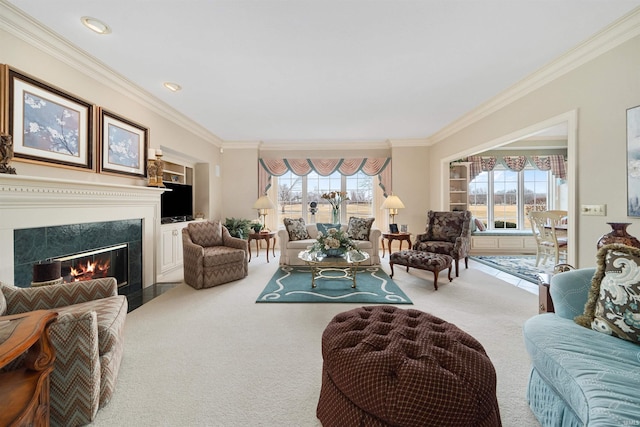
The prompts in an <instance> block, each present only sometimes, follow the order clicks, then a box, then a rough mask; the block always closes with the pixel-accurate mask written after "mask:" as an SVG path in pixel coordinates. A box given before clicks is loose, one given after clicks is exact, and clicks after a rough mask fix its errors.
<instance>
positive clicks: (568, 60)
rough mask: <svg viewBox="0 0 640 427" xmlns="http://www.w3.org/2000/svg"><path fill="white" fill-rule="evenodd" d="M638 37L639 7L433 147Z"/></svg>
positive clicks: (458, 124)
mask: <svg viewBox="0 0 640 427" xmlns="http://www.w3.org/2000/svg"><path fill="white" fill-rule="evenodd" d="M638 35H640V7H638V8H636V9H634V10H632V11H631V12H629V13H628V14H627V15H625V16H623V17H622V18H620V19H618V20H617V21H614V22H613V23H612V24H611V25H609V26H608V27H606V28H605V29H603V30H602V31H600V32H598V33H597V34H595V35H594V36H592V37H590V38H589V39H587V40H586V41H584V42H583V43H581V44H579V45H578V46H576V47H575V48H573V49H571V50H570V51H568V52H566V53H565V54H563V55H562V56H560V57H559V58H557V59H555V60H553V61H551V62H550V63H549V64H547V65H545V66H543V67H542V68H540V69H539V70H537V71H535V72H533V73H532V74H530V75H529V76H527V77H525V78H524V79H522V80H520V81H519V82H518V83H515V84H514V85H512V86H511V87H509V88H508V89H506V90H505V91H503V92H501V93H499V94H498V95H496V96H495V97H493V98H492V99H490V100H489V101H487V102H485V103H484V104H481V105H480V106H479V107H477V108H476V109H474V110H472V111H470V112H469V113H467V114H465V115H464V116H462V117H460V118H459V119H457V120H455V121H454V122H452V123H450V124H449V125H447V126H445V127H444V128H442V129H441V130H439V131H438V132H436V133H434V134H433V135H432V136H431V137H430V138H429V139H430V140H432V143H433V144H435V143H438V142H440V141H442V140H443V139H445V138H448V137H449V136H451V135H453V134H455V133H457V132H459V131H461V130H462V129H464V128H466V127H467V126H470V125H472V124H473V123H475V122H477V121H479V120H481V119H483V118H485V117H487V116H489V115H490V114H493V113H495V112H496V111H498V110H499V109H501V108H503V107H505V106H507V105H509V104H511V103H513V102H515V101H517V100H518V99H520V98H523V97H524V96H526V95H528V94H530V93H531V92H533V91H535V90H537V89H539V88H541V87H543V86H544V85H546V84H548V83H550V82H552V81H553V80H555V79H557V78H559V77H561V76H562V75H564V74H567V73H569V72H570V71H572V70H575V69H576V68H578V67H580V66H582V65H584V64H585V63H587V62H589V61H591V60H592V59H594V58H597V57H598V56H600V55H602V54H603V53H605V52H607V51H609V50H611V49H613V48H615V47H617V46H619V45H621V44H622V43H624V42H626V41H628V40H631V39H632V38H634V37H637V36H638Z"/></svg>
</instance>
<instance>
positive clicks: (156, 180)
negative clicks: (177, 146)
mask: <svg viewBox="0 0 640 427" xmlns="http://www.w3.org/2000/svg"><path fill="white" fill-rule="evenodd" d="M163 173H164V161H162V150H160V149H158V150H155V149H153V148H149V155H148V158H147V175H149V178H148V183H147V186H149V187H164V184H163V183H162V174H163Z"/></svg>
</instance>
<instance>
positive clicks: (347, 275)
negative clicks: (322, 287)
mask: <svg viewBox="0 0 640 427" xmlns="http://www.w3.org/2000/svg"><path fill="white" fill-rule="evenodd" d="M327 271H337V272H340V273H342V274H341V275H325V274H324V273H325V272H327ZM357 272H358V266H356V265H353V266H349V267H320V266H319V265H312V266H311V287H312V288H315V287H316V286H317V285H316V280H317V279H331V280H351V283H352V284H351V287H352V288H355V287H356V274H357Z"/></svg>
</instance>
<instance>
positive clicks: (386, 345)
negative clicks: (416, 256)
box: [316, 305, 501, 427]
mask: <svg viewBox="0 0 640 427" xmlns="http://www.w3.org/2000/svg"><path fill="white" fill-rule="evenodd" d="M322 358H323V365H322V389H321V391H320V400H319V402H318V407H317V411H316V415H317V416H318V418H319V419H320V421H321V422H322V425H323V426H324V427H332V426H340V427H345V426H387V425H391V426H467V427H468V426H475V427H489V426H491V427H494V426H501V421H500V411H499V409H498V401H497V399H496V373H495V370H494V368H493V365H492V364H491V361H490V360H489V357H488V356H487V355H486V353H485V351H484V348H483V347H482V345H481V344H480V343H479V342H478V341H476V340H475V339H474V338H473V337H471V336H470V335H468V334H466V333H465V332H463V331H462V330H460V329H458V327H456V326H455V325H453V324H451V323H447V322H445V321H444V320H442V319H439V318H437V317H435V316H432V315H430V314H427V313H423V312H421V311H418V310H412V309H411V310H403V309H400V308H397V307H394V306H389V305H382V306H371V307H360V308H357V309H354V310H350V311H346V312H344V313H340V314H338V315H336V316H335V317H334V318H333V320H331V322H330V323H329V325H328V326H327V328H326V329H325V331H324V333H323V334H322Z"/></svg>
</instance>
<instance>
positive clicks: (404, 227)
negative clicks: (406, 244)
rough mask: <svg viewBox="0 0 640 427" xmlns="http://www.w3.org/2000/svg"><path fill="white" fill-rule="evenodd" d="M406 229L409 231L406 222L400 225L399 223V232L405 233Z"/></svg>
mask: <svg viewBox="0 0 640 427" xmlns="http://www.w3.org/2000/svg"><path fill="white" fill-rule="evenodd" d="M408 231H409V227H408V225H407V224H402V225H400V232H401V233H406V232H408Z"/></svg>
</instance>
